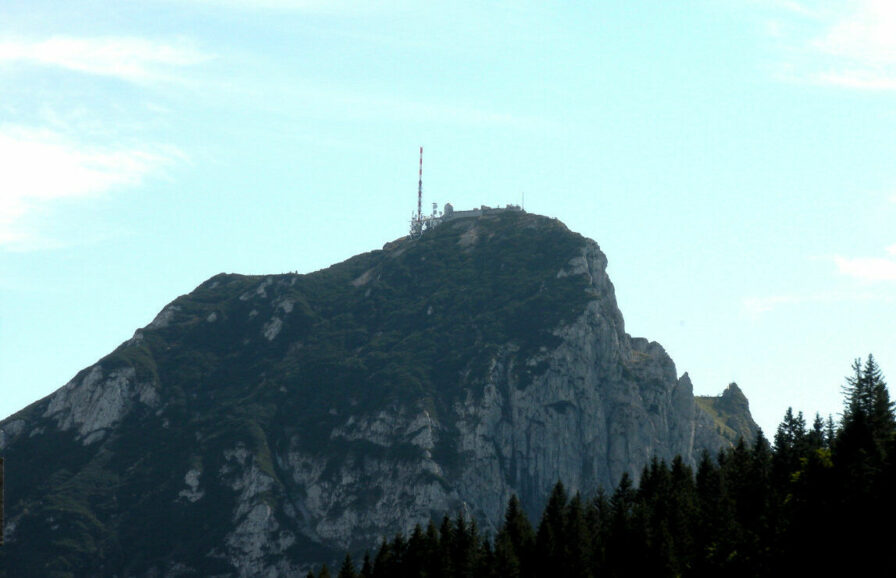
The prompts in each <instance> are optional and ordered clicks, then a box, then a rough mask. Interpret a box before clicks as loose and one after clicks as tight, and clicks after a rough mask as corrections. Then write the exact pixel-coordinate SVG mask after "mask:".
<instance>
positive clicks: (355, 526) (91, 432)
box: [0, 213, 752, 576]
mask: <svg viewBox="0 0 896 578" xmlns="http://www.w3.org/2000/svg"><path fill="white" fill-rule="evenodd" d="M738 393H739V390H738ZM741 397H742V394H741ZM743 401H744V402H745V401H746V398H743ZM728 405H731V404H728ZM735 405H736V404H735ZM726 407H727V406H726ZM719 411H721V412H724V411H732V410H731V408H728V409H726V408H722V409H720V410H719ZM733 411H735V412H740V413H741V414H742V413H743V412H744V411H745V412H746V416H744V415H740V416H739V418H738V419H740V420H741V421H740V422H737V420H733V421H731V424H735V428H736V424H737V423H752V420H751V419H750V418H749V412H748V409H746V406H745V405H743V406H739V407H738V408H734V410H733ZM718 415H722V414H712V415H711V414H710V413H708V412H707V411H706V410H704V409H701V407H700V406H699V405H698V404H697V403H696V402H695V398H694V396H693V392H692V386H691V382H690V380H689V378H688V377H687V374H685V375H683V376H682V377H680V378H679V377H678V376H677V374H676V370H675V366H674V363H673V362H672V360H671V359H670V358H669V356H668V355H667V354H666V353H665V351H664V350H663V349H662V347H661V346H659V345H658V344H656V343H653V342H648V341H647V340H644V339H634V338H631V337H629V336H628V335H627V334H626V333H625V329H624V324H623V320H622V315H621V313H620V312H619V310H618V308H617V306H616V300H615V296H614V290H613V285H612V283H611V282H610V280H609V278H608V277H607V275H606V258H605V256H604V255H603V253H601V251H600V249H599V248H598V246H597V244H596V243H594V242H593V241H591V240H588V239H585V238H583V237H581V236H579V235H576V234H574V233H571V232H569V231H568V230H567V229H566V228H565V227H564V226H563V225H562V224H560V223H559V222H557V221H555V220H550V219H547V218H544V217H539V216H535V215H528V214H524V213H507V214H495V215H489V216H483V217H479V218H470V219H458V220H455V221H450V222H448V223H445V224H443V225H441V226H440V227H438V228H436V229H434V230H431V231H428V232H427V233H426V234H425V235H424V236H423V237H422V238H421V239H419V240H417V241H410V240H400V241H397V242H395V243H391V244H389V245H387V246H386V247H385V248H384V249H383V250H382V251H375V252H372V253H368V254H364V255H359V256H358V257H355V258H353V259H350V260H349V261H346V262H345V263H341V264H339V265H335V266H333V267H331V268H329V269H327V270H324V271H319V272H317V273H313V274H309V275H276V276H265V277H244V276H237V275H219V276H216V277H214V278H212V279H210V280H209V281H207V282H206V283H204V284H202V285H201V286H200V287H199V288H197V289H196V290H195V291H194V292H193V293H191V294H190V295H187V296H184V297H181V298H178V299H177V300H175V301H174V302H173V303H171V304H170V305H168V306H167V307H166V308H165V309H164V310H163V311H162V312H161V313H160V314H159V315H158V316H157V318H156V319H155V320H154V321H153V322H152V323H151V324H150V325H148V326H147V327H145V328H143V329H141V330H139V331H137V332H136V333H135V335H134V337H133V338H132V339H131V340H129V341H127V342H126V343H124V344H122V346H121V347H119V348H118V349H117V350H116V351H115V352H113V353H112V354H110V355H109V356H107V357H105V358H104V359H102V360H101V361H100V362H98V363H97V364H96V365H94V366H92V367H90V368H87V369H85V370H84V371H82V372H80V373H79V374H78V375H77V376H76V377H75V378H74V379H73V380H72V381H71V382H70V383H69V384H67V385H66V386H65V387H63V388H61V389H60V390H58V391H57V392H56V393H54V394H52V395H51V396H49V397H48V398H46V399H43V400H41V401H39V402H37V403H35V404H33V405H31V406H29V407H28V408H26V409H24V410H22V411H21V412H19V413H18V414H16V415H14V416H12V417H10V418H9V419H8V420H6V421H5V422H3V423H2V424H0V430H2V433H0V448H2V451H3V455H4V456H5V457H6V469H7V489H6V492H7V509H6V518H7V524H6V531H7V539H8V542H9V544H8V545H7V547H5V548H4V549H3V551H2V553H0V556H2V557H0V569H6V571H7V572H8V575H10V576H27V575H42V576H43V575H52V574H54V573H55V574H57V575H119V576H121V575H135V576H181V575H209V574H216V575H217V574H219V575H240V576H250V575H251V576H266V575H267V576H277V575H284V574H288V573H290V572H296V573H297V572H301V571H302V570H303V569H304V568H306V567H307V565H308V564H309V563H311V562H320V561H325V560H329V559H332V558H333V557H337V556H338V555H339V552H340V551H342V550H344V549H364V548H371V547H374V546H375V545H376V543H377V541H378V540H379V539H380V538H381V537H383V536H392V535H394V534H395V533H396V532H398V531H403V532H408V531H410V530H411V529H412V528H413V526H414V524H416V523H421V524H425V523H427V522H428V521H429V520H430V519H431V518H436V519H439V518H440V517H441V516H442V515H444V514H446V513H447V514H450V515H453V514H455V513H457V512H458V511H465V512H467V513H469V514H471V515H473V516H475V517H476V518H477V520H478V521H479V523H480V524H482V525H485V526H487V527H489V528H490V529H495V528H496V527H497V525H498V524H499V523H500V520H501V516H502V514H503V509H504V507H505V505H506V503H507V500H508V499H509V498H510V496H511V495H512V494H517V495H518V496H519V497H520V499H521V501H522V503H523V505H524V507H526V508H527V509H528V510H529V511H530V513H533V514H534V513H536V512H537V511H539V510H540V508H541V507H542V505H543V503H544V500H545V499H546V497H547V494H548V492H549V490H550V488H551V486H552V485H553V484H554V483H555V482H556V481H557V480H558V479H560V480H563V482H564V484H565V485H566V486H567V487H568V488H570V489H572V490H581V491H583V492H584V493H589V492H593V491H595V490H596V489H597V488H598V487H600V486H604V487H607V488H609V487H612V486H614V485H615V484H616V483H617V482H618V480H619V478H620V476H621V475H622V474H623V473H626V472H627V473H629V474H631V475H633V476H634V477H636V478H637V475H638V473H639V472H640V469H641V468H642V466H643V465H644V464H645V463H646V462H647V461H648V460H649V459H650V458H651V457H652V456H654V455H656V456H659V457H662V458H666V459H671V458H672V457H674V456H675V455H682V456H683V457H684V458H685V459H686V460H687V461H690V462H692V463H693V461H694V458H695V455H696V452H699V451H702V450H703V449H708V450H710V451H716V450H717V449H718V448H720V447H722V446H723V445H725V444H727V443H729V438H730V436H728V437H725V436H724V435H722V434H720V433H719V432H720V430H719V429H718V427H717V426H716V425H715V424H716V421H717V420H718ZM729 429H731V428H729ZM731 431H735V430H734V429H731ZM742 433H743V434H744V435H750V433H751V432H748V431H744V432H742Z"/></svg>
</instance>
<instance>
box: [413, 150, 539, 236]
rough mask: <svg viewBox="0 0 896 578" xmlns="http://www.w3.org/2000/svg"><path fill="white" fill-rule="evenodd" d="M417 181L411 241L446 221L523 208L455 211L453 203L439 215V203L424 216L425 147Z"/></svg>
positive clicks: (511, 206)
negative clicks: (415, 208) (415, 209)
mask: <svg viewBox="0 0 896 578" xmlns="http://www.w3.org/2000/svg"><path fill="white" fill-rule="evenodd" d="M418 176H419V179H418V181H417V212H416V213H411V228H410V232H409V233H408V236H409V237H410V238H411V239H419V238H420V237H421V236H422V235H423V231H426V230H428V229H432V228H434V227H436V226H438V225H440V224H441V223H442V222H444V221H450V220H452V219H462V218H464V217H479V216H481V215H486V214H490V213H499V212H503V211H520V212H523V208H522V207H521V206H519V205H507V206H506V207H503V208H502V207H495V208H492V207H488V206H486V205H482V206H480V207H479V208H478V209H470V210H468V211H455V210H454V206H453V205H452V204H451V203H445V209H444V210H443V211H442V212H441V213H439V208H438V207H439V205H438V203H433V204H432V213H431V214H430V215H424V214H423V147H422V146H421V147H420V171H419V173H418Z"/></svg>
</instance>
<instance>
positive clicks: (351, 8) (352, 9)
mask: <svg viewBox="0 0 896 578" xmlns="http://www.w3.org/2000/svg"><path fill="white" fill-rule="evenodd" d="M173 1H176V2H186V3H191V4H204V5H208V6H219V7H223V8H239V9H246V10H253V11H257V10H273V11H280V12H306V13H320V14H337V13H338V14H357V15H360V14H366V13H369V12H372V11H380V10H384V9H388V8H394V7H396V6H398V5H401V4H404V5H411V4H410V3H408V2H406V1H403V0H390V1H387V2H384V1H382V0H381V1H379V2H370V1H368V0H173Z"/></svg>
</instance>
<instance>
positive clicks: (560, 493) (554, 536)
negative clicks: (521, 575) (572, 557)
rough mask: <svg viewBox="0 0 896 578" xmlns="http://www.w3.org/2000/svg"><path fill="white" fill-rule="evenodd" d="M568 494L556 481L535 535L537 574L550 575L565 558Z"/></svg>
mask: <svg viewBox="0 0 896 578" xmlns="http://www.w3.org/2000/svg"><path fill="white" fill-rule="evenodd" d="M567 502H568V496H567V494H566V488H564V487H563V483H562V482H559V481H558V482H557V483H556V484H555V485H554V489H553V490H552V491H551V497H550V498H548V503H547V505H546V506H545V509H544V513H543V514H542V516H541V522H540V523H539V524H538V533H537V534H536V536H535V552H536V559H535V564H534V565H535V572H536V575H537V576H550V575H551V574H554V573H556V572H557V571H558V567H562V565H563V564H564V562H565V560H564V559H563V558H564V554H565V551H564V547H565V535H564V530H565V528H564V526H565V517H564V512H565V510H566V504H567Z"/></svg>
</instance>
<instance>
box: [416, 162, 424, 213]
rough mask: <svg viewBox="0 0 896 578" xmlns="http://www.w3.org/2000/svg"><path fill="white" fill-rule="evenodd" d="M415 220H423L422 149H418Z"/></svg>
mask: <svg viewBox="0 0 896 578" xmlns="http://www.w3.org/2000/svg"><path fill="white" fill-rule="evenodd" d="M417 218H418V219H423V147H422V146H421V147H420V180H419V181H417Z"/></svg>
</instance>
